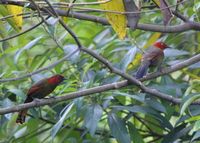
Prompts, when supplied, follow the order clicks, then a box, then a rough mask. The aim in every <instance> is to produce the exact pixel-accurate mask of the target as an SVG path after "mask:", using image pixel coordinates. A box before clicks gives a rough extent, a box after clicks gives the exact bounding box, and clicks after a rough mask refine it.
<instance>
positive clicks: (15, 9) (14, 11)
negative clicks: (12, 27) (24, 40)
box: [7, 5, 23, 29]
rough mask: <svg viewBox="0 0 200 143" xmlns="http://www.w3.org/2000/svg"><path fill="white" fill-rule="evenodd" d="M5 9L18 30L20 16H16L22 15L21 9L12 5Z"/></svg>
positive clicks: (21, 20) (20, 21)
mask: <svg viewBox="0 0 200 143" xmlns="http://www.w3.org/2000/svg"><path fill="white" fill-rule="evenodd" d="M7 9H8V11H9V13H10V14H12V15H14V17H13V20H14V22H15V24H16V25H17V27H18V28H19V29H21V28H22V22H23V19H22V16H17V15H18V14H21V13H22V7H20V6H14V5H7Z"/></svg>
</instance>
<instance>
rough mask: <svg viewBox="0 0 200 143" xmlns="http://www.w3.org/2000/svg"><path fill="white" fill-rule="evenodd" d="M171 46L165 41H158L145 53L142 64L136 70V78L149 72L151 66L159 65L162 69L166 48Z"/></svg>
mask: <svg viewBox="0 0 200 143" xmlns="http://www.w3.org/2000/svg"><path fill="white" fill-rule="evenodd" d="M166 48H170V47H169V46H167V45H166V44H165V43H163V42H156V43H154V44H153V45H152V46H151V47H149V48H148V50H147V51H146V52H145V53H144V54H143V56H142V59H141V65H140V67H139V68H138V70H137V72H136V78H137V79H140V78H142V77H143V76H145V75H146V74H147V71H148V68H149V67H157V68H158V70H160V69H161V64H162V61H163V59H164V52H163V51H164V50H165V49H166Z"/></svg>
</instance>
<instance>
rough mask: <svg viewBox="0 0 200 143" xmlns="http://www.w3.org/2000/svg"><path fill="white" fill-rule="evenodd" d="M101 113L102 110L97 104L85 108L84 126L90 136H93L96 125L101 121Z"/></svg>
mask: <svg viewBox="0 0 200 143" xmlns="http://www.w3.org/2000/svg"><path fill="white" fill-rule="evenodd" d="M102 113H103V110H102V108H101V106H100V105H98V104H92V105H90V106H89V107H88V108H87V111H86V114H85V120H84V125H85V127H86V128H87V129H88V130H89V131H90V134H91V135H92V136H93V135H94V134H95V131H96V128H97V123H98V122H99V120H100V119H101V116H102Z"/></svg>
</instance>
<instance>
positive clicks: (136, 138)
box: [127, 122, 144, 143]
mask: <svg viewBox="0 0 200 143" xmlns="http://www.w3.org/2000/svg"><path fill="white" fill-rule="evenodd" d="M127 125H128V130H129V133H130V136H131V141H132V142H133V143H144V141H143V138H142V136H141V135H140V133H139V131H138V129H136V128H135V126H134V125H133V124H132V123H131V122H128V123H127Z"/></svg>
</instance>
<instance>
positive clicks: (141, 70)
mask: <svg viewBox="0 0 200 143" xmlns="http://www.w3.org/2000/svg"><path fill="white" fill-rule="evenodd" d="M149 65H150V63H149V62H147V63H143V64H142V65H141V66H140V67H139V68H138V71H137V73H136V76H135V77H136V78H137V79H140V78H142V77H143V76H144V75H146V74H147V70H148V68H149Z"/></svg>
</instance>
